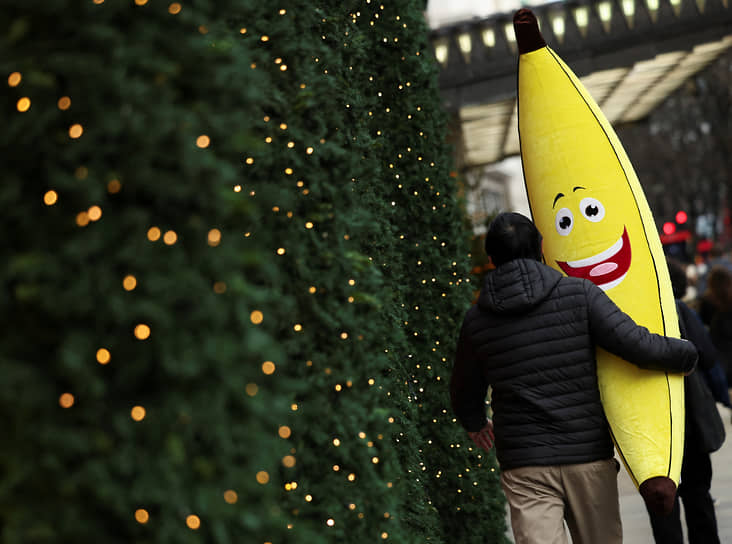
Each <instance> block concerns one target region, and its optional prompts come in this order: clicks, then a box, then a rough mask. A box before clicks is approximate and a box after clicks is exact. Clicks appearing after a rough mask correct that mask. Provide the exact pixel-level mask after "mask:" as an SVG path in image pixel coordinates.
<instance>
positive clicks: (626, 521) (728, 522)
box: [506, 405, 732, 544]
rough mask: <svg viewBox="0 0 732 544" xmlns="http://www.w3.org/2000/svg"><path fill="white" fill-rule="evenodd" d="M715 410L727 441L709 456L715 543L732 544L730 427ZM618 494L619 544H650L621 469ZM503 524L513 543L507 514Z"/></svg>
mask: <svg viewBox="0 0 732 544" xmlns="http://www.w3.org/2000/svg"><path fill="white" fill-rule="evenodd" d="M717 406H718V407H719V412H720V414H721V416H722V420H723V421H724V426H725V430H726V431H727V439H726V440H725V442H724V445H723V446H722V448H721V449H720V450H719V451H717V452H715V453H713V454H712V474H713V475H712V497H714V498H715V499H716V500H717V504H716V513H717V525H718V527H719V539H720V541H721V542H722V544H732V424H731V423H730V410H729V409H727V408H724V407H721V406H719V405H717ZM618 490H619V493H620V517H621V520H622V522H623V544H653V533H652V532H651V525H650V522H649V521H648V514H647V513H646V507H645V505H644V504H643V499H642V498H641V496H640V494H639V493H638V490H637V489H636V488H635V485H633V482H632V480H631V479H630V476H628V473H627V472H626V470H625V467H622V468H621V469H620V475H619V477H618ZM681 508H682V513H681V522H682V525H683V526H684V539H685V541H686V539H687V538H688V536H687V533H686V523H685V522H684V514H683V502H682V503H681ZM506 524H507V525H508V527H509V528H508V531H507V533H506V534H507V536H508V538H509V539H510V541H511V542H513V535H512V534H511V528H510V521H509V516H508V512H507V513H506ZM567 534H569V532H567ZM570 542H571V539H570Z"/></svg>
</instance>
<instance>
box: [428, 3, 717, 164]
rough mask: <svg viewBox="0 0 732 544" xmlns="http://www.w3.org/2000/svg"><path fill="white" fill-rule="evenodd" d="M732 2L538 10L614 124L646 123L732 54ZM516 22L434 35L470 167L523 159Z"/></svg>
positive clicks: (470, 24)
mask: <svg viewBox="0 0 732 544" xmlns="http://www.w3.org/2000/svg"><path fill="white" fill-rule="evenodd" d="M729 2H730V0H587V1H581V2H555V3H551V4H544V5H541V6H535V7H533V8H532V10H533V11H534V13H535V14H536V16H537V19H538V20H539V25H540V28H541V31H542V34H543V35H544V38H545V40H546V42H547V44H548V45H549V46H550V47H551V48H552V49H554V50H555V51H556V52H557V53H558V54H559V55H560V56H561V57H562V59H563V60H564V61H565V62H566V63H567V64H568V65H569V66H570V68H572V70H573V71H574V72H575V74H577V76H578V77H579V78H580V79H581V80H582V82H583V83H584V85H585V86H586V87H587V89H588V90H589V92H590V94H591V95H592V96H593V97H594V98H595V100H596V101H597V103H598V104H599V105H600V107H601V109H602V110H603V112H604V113H605V115H606V116H607V118H608V120H609V121H610V122H611V123H613V124H623V123H628V122H633V121H637V120H639V119H642V118H643V117H645V116H647V115H648V114H649V113H650V112H651V111H652V110H653V109H654V108H655V107H656V106H657V105H658V104H659V103H660V102H662V101H663V100H664V99H665V98H666V97H667V96H669V94H671V93H672V92H673V91H674V90H676V89H677V88H678V87H679V86H680V85H681V84H682V83H683V82H684V81H686V80H687V79H688V78H689V77H692V76H693V75H694V74H696V73H697V72H699V71H700V70H702V69H703V68H705V67H706V66H707V65H708V64H709V63H711V62H712V61H714V59H716V58H717V57H718V56H719V55H720V54H722V53H723V52H724V51H725V50H727V49H728V48H729V47H730V46H732V8H730V6H729ZM512 15H513V14H510V13H509V14H497V15H493V16H491V17H489V18H485V19H476V20H471V21H466V22H464V23H460V24H455V25H452V26H447V27H442V28H439V29H437V30H435V31H434V32H433V33H432V42H433V46H434V53H435V57H436V58H437V60H438V62H439V63H440V66H441V71H440V76H439V83H440V89H441V93H442V96H443V100H444V103H445V106H446V108H447V109H448V110H449V111H451V112H452V113H453V114H454V115H455V116H456V117H457V119H458V120H459V124H460V128H461V133H462V142H461V148H462V157H461V159H462V160H461V162H462V164H463V166H465V167H475V166H481V165H487V164H492V163H495V162H497V161H500V160H502V159H504V158H506V157H510V156H512V155H516V154H518V153H519V141H518V125H517V112H516V67H517V59H518V53H517V51H516V39H515V36H514V33H513V24H512Z"/></svg>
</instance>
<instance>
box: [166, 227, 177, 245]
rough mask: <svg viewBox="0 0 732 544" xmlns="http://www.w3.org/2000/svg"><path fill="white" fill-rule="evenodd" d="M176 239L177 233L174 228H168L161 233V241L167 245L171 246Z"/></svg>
mask: <svg viewBox="0 0 732 544" xmlns="http://www.w3.org/2000/svg"><path fill="white" fill-rule="evenodd" d="M177 241H178V235H177V234H176V233H175V231H174V230H169V231H167V232H166V233H165V234H164V235H163V242H164V243H165V245H167V246H172V245H173V244H175V243H176V242H177Z"/></svg>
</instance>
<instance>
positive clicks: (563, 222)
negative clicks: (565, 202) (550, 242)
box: [554, 208, 574, 236]
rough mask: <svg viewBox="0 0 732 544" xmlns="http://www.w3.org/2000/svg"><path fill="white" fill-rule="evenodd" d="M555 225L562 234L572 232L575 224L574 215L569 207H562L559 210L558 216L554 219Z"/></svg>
mask: <svg viewBox="0 0 732 544" xmlns="http://www.w3.org/2000/svg"><path fill="white" fill-rule="evenodd" d="M554 226H555V227H556V228H557V232H558V233H559V234H561V235H562V236H567V234H569V233H570V232H572V227H573V226H574V216H573V215H572V212H570V211H569V208H562V209H561V210H559V211H558V212H557V217H556V218H555V219H554Z"/></svg>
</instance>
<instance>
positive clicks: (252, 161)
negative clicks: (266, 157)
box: [244, 157, 254, 164]
mask: <svg viewBox="0 0 732 544" xmlns="http://www.w3.org/2000/svg"><path fill="white" fill-rule="evenodd" d="M244 162H246V163H247V164H254V158H253V157H247V160H246V161H244Z"/></svg>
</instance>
